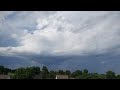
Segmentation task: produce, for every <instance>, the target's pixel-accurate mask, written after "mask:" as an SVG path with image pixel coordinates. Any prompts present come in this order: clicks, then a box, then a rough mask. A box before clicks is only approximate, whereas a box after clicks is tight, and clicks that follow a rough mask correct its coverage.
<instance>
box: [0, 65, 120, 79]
mask: <svg viewBox="0 0 120 90" xmlns="http://www.w3.org/2000/svg"><path fill="white" fill-rule="evenodd" d="M0 74H2V75H11V78H12V79H55V77H56V75H68V77H69V78H74V79H120V75H119V74H116V73H115V72H113V71H107V72H106V73H105V74H98V73H89V71H88V70H87V69H84V70H76V71H74V72H71V71H70V70H66V71H64V70H58V71H54V70H50V71H49V70H48V68H47V67H46V66H43V67H42V68H40V67H37V66H33V67H26V68H23V67H21V68H17V69H14V70H12V69H9V68H5V67H3V66H0Z"/></svg>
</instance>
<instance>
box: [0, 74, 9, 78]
mask: <svg viewBox="0 0 120 90" xmlns="http://www.w3.org/2000/svg"><path fill="white" fill-rule="evenodd" d="M0 79H10V75H0Z"/></svg>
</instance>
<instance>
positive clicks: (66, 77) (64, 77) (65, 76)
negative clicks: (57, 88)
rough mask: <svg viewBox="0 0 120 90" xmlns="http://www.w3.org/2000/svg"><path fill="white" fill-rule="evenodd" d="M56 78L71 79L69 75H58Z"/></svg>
mask: <svg viewBox="0 0 120 90" xmlns="http://www.w3.org/2000/svg"><path fill="white" fill-rule="evenodd" d="M56 79H69V78H68V75H56Z"/></svg>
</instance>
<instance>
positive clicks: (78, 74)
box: [72, 70, 82, 78]
mask: <svg viewBox="0 0 120 90" xmlns="http://www.w3.org/2000/svg"><path fill="white" fill-rule="evenodd" d="M81 74H82V71H80V70H76V71H75V72H73V73H72V77H74V78H76V77H78V76H80V75H81Z"/></svg>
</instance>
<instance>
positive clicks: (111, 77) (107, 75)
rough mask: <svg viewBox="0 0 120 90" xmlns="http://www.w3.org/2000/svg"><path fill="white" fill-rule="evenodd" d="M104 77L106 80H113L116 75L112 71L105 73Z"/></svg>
mask: <svg viewBox="0 0 120 90" xmlns="http://www.w3.org/2000/svg"><path fill="white" fill-rule="evenodd" d="M106 77H107V79H115V77H116V75H115V73H114V72H112V71H107V72H106Z"/></svg>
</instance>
